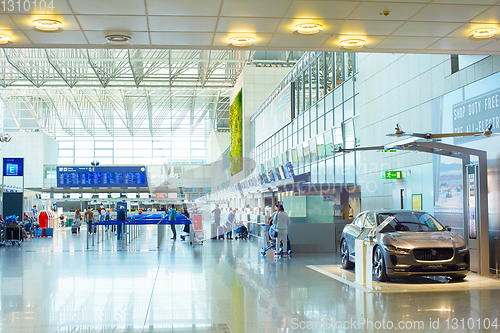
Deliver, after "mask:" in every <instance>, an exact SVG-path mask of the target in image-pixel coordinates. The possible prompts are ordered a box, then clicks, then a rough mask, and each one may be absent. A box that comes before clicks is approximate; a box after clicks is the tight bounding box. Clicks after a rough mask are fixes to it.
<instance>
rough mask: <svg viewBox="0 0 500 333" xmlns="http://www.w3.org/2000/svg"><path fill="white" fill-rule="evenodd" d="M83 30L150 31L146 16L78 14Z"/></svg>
mask: <svg viewBox="0 0 500 333" xmlns="http://www.w3.org/2000/svg"><path fill="white" fill-rule="evenodd" d="M77 18H78V21H79V22H80V25H81V27H82V29H83V30H118V31H120V30H123V31H148V21H147V18H146V16H100V15H78V16H77Z"/></svg>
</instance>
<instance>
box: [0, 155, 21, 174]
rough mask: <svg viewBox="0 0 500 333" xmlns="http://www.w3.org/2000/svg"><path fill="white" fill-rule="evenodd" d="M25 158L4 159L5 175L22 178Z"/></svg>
mask: <svg viewBox="0 0 500 333" xmlns="http://www.w3.org/2000/svg"><path fill="white" fill-rule="evenodd" d="M23 165H24V158H4V159H3V175H4V176H5V177H8V176H22V175H23Z"/></svg>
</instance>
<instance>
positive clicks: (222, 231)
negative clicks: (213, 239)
mask: <svg viewBox="0 0 500 333" xmlns="http://www.w3.org/2000/svg"><path fill="white" fill-rule="evenodd" d="M225 234H226V227H225V226H223V225H221V226H220V227H217V239H221V238H222V239H224V235H225Z"/></svg>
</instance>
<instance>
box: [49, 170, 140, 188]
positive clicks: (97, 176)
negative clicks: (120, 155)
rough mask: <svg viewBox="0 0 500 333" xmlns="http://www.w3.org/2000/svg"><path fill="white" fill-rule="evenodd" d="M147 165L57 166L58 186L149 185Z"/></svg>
mask: <svg viewBox="0 0 500 333" xmlns="http://www.w3.org/2000/svg"><path fill="white" fill-rule="evenodd" d="M146 172H147V170H146V167H145V166H116V167H83V166H81V167H80V166H60V167H57V187H147V186H148V181H147V173H146Z"/></svg>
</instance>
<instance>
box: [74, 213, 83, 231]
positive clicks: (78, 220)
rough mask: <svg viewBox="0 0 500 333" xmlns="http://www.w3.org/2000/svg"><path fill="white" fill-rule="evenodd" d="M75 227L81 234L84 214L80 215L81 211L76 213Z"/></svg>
mask: <svg viewBox="0 0 500 333" xmlns="http://www.w3.org/2000/svg"><path fill="white" fill-rule="evenodd" d="M73 224H74V225H75V227H76V228H77V232H78V233H79V232H80V227H81V225H82V214H80V210H79V209H77V210H76V212H75V219H74V223H73Z"/></svg>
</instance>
